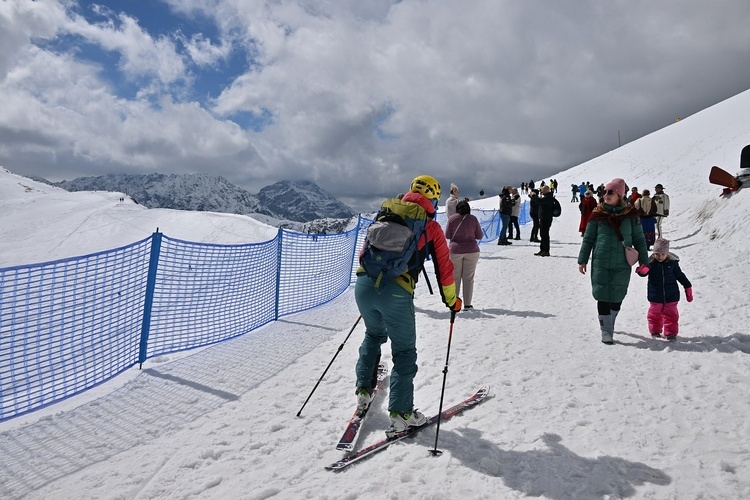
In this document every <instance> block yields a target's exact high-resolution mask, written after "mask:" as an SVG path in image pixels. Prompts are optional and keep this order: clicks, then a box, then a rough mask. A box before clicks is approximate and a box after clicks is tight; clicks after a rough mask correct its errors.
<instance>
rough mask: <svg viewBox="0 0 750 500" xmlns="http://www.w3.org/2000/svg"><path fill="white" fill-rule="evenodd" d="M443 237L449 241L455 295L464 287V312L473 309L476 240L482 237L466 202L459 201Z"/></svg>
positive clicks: (477, 222)
mask: <svg viewBox="0 0 750 500" xmlns="http://www.w3.org/2000/svg"><path fill="white" fill-rule="evenodd" d="M445 237H446V238H448V239H449V240H450V245H449V248H450V252H451V255H450V258H451V262H453V276H454V277H455V280H456V294H458V293H459V290H461V285H462V284H463V287H464V311H470V310H472V309H473V308H474V307H473V305H472V303H471V300H472V299H473V298H474V297H473V296H474V274H475V272H476V269H477V263H478V262H479V245H478V244H477V240H481V239H482V238H483V237H484V233H483V232H482V226H481V225H480V224H479V220H477V218H476V217H474V216H473V215H471V207H469V202H468V201H459V202H458V204H457V205H456V213H455V214H454V215H452V216H451V217H450V219H448V225H447V226H446V227H445Z"/></svg>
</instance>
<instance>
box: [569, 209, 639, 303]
mask: <svg viewBox="0 0 750 500" xmlns="http://www.w3.org/2000/svg"><path fill="white" fill-rule="evenodd" d="M618 222H619V223H620V224H619V228H620V233H621V234H622V237H623V241H622V242H621V241H620V239H619V238H618V237H617V233H616V232H615V230H614V228H613V226H612V224H613V223H615V224H616V223H618ZM623 243H624V244H625V245H627V246H632V247H633V248H635V249H636V250H638V261H639V263H640V264H646V263H647V262H648V247H647V246H646V238H645V237H644V236H643V228H642V227H641V219H640V218H639V217H638V215H637V213H636V212H635V211H634V210H632V209H631V208H630V207H619V206H618V207H612V206H609V205H604V204H600V205H599V206H598V207H597V208H596V210H595V211H594V213H592V214H591V219H590V220H589V223H588V225H587V226H586V233H585V234H584V235H583V242H582V243H581V250H580V252H578V264H579V265H580V264H588V261H589V257H591V258H592V262H591V270H590V272H591V292H592V294H593V296H594V298H595V299H596V300H598V301H602V302H622V301H623V299H625V295H626V294H627V293H628V284H630V275H631V273H633V269H632V268H631V267H630V264H628V262H627V260H625V248H624V246H623ZM592 254H593V255H592Z"/></svg>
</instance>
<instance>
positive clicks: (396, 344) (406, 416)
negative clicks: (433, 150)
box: [354, 175, 462, 437]
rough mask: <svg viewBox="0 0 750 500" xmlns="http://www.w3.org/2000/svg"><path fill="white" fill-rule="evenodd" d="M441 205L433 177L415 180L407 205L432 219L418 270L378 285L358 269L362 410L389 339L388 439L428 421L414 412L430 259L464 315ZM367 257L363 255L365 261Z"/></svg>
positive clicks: (449, 301)
mask: <svg viewBox="0 0 750 500" xmlns="http://www.w3.org/2000/svg"><path fill="white" fill-rule="evenodd" d="M439 200H440V183H438V181H437V180H436V179H435V178H434V177H431V176H429V175H420V176H418V177H416V178H415V179H414V180H413V181H412V183H411V187H410V189H409V192H408V193H406V194H405V195H404V197H403V200H402V201H403V202H407V203H415V204H418V205H419V206H420V207H422V208H423V209H424V212H426V214H427V216H428V220H427V224H426V226H425V230H424V233H423V234H422V236H420V237H419V240H418V245H417V252H416V253H415V255H414V256H413V257H412V259H416V261H417V262H416V264H417V265H416V266H414V268H413V270H411V271H405V272H404V273H402V274H401V275H399V276H398V277H397V278H396V279H393V280H382V281H379V282H377V283H376V280H375V279H374V278H371V277H370V276H368V275H367V273H366V271H365V269H364V267H363V266H360V267H359V268H358V269H357V281H356V284H355V286H354V298H355V300H356V302H357V307H358V308H359V312H360V314H361V315H362V319H363V321H364V323H365V337H364V339H363V340H362V344H361V345H360V347H359V360H358V361H357V367H356V375H357V389H356V391H355V394H356V396H357V407H358V408H362V409H364V408H367V407H368V406H369V405H370V403H371V402H372V393H373V388H374V384H373V379H374V378H375V377H374V374H375V372H376V370H377V367H378V363H379V361H380V346H381V345H382V344H384V343H385V342H386V341H387V340H389V339H390V341H391V353H392V358H393V370H392V371H391V377H390V398H389V402H388V411H389V416H390V419H391V425H390V427H389V429H388V430H387V431H386V435H387V436H388V437H392V436H395V435H398V434H400V433H402V432H404V431H405V430H407V429H408V428H409V427H418V426H420V425H423V424H424V423H425V422H426V420H427V418H426V417H425V416H424V414H422V413H421V412H419V411H417V410H416V409H415V408H414V376H415V375H416V373H417V369H418V368H417V346H416V344H417V328H416V316H415V312H414V287H415V285H416V283H417V280H418V279H419V272H420V270H421V269H422V265H423V264H424V261H425V259H426V258H427V256H428V255H430V256H431V258H432V262H433V265H434V267H435V277H436V278H437V281H438V285H439V287H438V289H439V290H440V296H441V298H442V300H443V302H444V303H445V305H446V306H448V307H449V308H450V309H451V310H452V311H460V310H461V306H462V302H461V299H460V298H458V297H457V296H456V283H455V279H454V275H453V263H452V262H451V260H450V252H449V250H448V244H447V243H446V240H445V234H444V233H443V228H442V227H441V226H440V224H438V223H437V221H435V214H436V210H437V204H438V201H439ZM425 234H426V236H427V237H426V238H425V237H424V236H425ZM425 239H426V240H427V241H425ZM363 251H364V247H363ZM362 255H363V254H362V253H360V257H361V256H362ZM411 267H412V266H410V268H411Z"/></svg>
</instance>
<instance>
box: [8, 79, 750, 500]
mask: <svg viewBox="0 0 750 500" xmlns="http://www.w3.org/2000/svg"><path fill="white" fill-rule="evenodd" d="M748 116H750V92H745V93H743V94H740V95H739V96H736V97H734V98H732V99H730V100H727V101H725V102H723V103H720V104H718V105H716V106H714V107H712V108H709V109H708V110H705V111H703V112H701V113H699V114H696V115H694V116H692V117H689V118H687V119H684V120H682V121H680V122H678V123H675V124H672V125H670V126H668V127H666V128H664V129H662V130H660V131H658V132H656V133H654V134H651V135H649V136H647V137H645V138H643V139H640V140H638V141H635V142H633V143H630V144H627V145H625V146H623V147H621V148H619V149H617V150H615V151H612V152H611V153H609V154H607V155H604V156H602V157H599V158H596V159H594V160H591V161H589V162H587V163H585V164H583V165H580V166H577V167H574V168H572V169H570V170H567V171H565V172H561V173H559V174H558V175H556V176H553V177H555V178H556V179H557V180H558V181H559V183H560V186H561V192H560V194H559V198H560V200H561V202H562V206H563V215H562V216H561V217H560V218H559V219H558V220H557V221H556V222H555V224H554V225H553V227H552V240H553V241H552V249H551V253H552V256H551V257H549V258H542V257H536V256H534V255H533V254H534V252H536V251H537V249H538V247H537V246H536V245H532V244H530V243H529V242H528V235H529V228H528V227H524V228H522V235H523V237H524V238H523V240H522V241H516V242H514V244H513V245H512V246H508V247H499V246H497V245H493V244H489V245H484V246H483V247H482V258H481V259H480V262H479V268H478V271H477V284H476V290H475V299H474V306H475V307H476V309H477V310H476V311H474V312H471V313H463V312H462V313H461V314H459V316H458V318H457V319H456V322H455V325H454V329H453V336H452V344H451V352H450V366H449V371H448V373H447V385H446V393H445V403H446V405H448V404H450V403H452V402H455V401H457V400H460V399H463V398H464V397H465V396H468V395H469V394H471V393H472V392H473V391H474V390H475V389H476V388H478V387H479V386H480V385H482V384H490V385H491V386H492V396H491V398H490V399H488V400H487V401H485V402H484V403H482V404H481V405H479V406H477V407H475V408H473V409H470V410H468V411H467V412H465V413H464V414H463V415H461V416H458V417H456V418H454V419H452V420H449V421H446V422H444V423H443V424H442V426H441V429H440V435H439V445H438V447H439V448H440V449H442V450H443V451H444V453H443V455H442V456H440V457H433V456H432V455H431V454H430V453H429V452H428V450H430V449H431V448H432V447H433V445H434V440H435V430H434V429H430V430H425V431H423V432H422V433H420V434H419V435H417V437H415V438H413V439H410V440H406V441H404V442H401V443H397V444H395V445H393V446H391V447H390V448H389V449H388V450H387V451H384V452H382V453H380V454H378V455H375V456H373V457H371V458H369V459H367V460H366V461H364V462H362V463H359V464H355V465H352V466H351V467H350V468H348V469H346V470H345V471H344V472H341V473H333V472H329V471H326V470H324V466H325V465H327V464H330V463H332V462H334V461H336V460H337V459H339V458H340V457H341V455H342V454H341V453H340V452H337V451H336V450H335V446H336V443H337V441H338V438H339V437H340V435H341V433H342V431H343V429H344V425H345V423H346V421H347V420H348V419H349V417H350V416H351V413H352V411H353V404H354V395H353V390H354V364H355V362H356V358H357V348H358V345H359V342H360V339H361V337H362V333H363V327H362V325H361V324H360V325H358V326H357V328H356V329H355V330H354V332H353V334H352V336H351V337H350V338H349V340H348V341H347V342H346V343H345V344H344V346H343V349H342V350H341V352H340V353H339V355H338V357H337V358H336V360H335V362H334V363H333V365H332V366H331V369H330V370H329V372H328V374H327V375H326V377H325V378H324V379H323V381H322V382H321V384H320V386H319V387H318V389H317V391H316V392H315V394H314V395H313V397H312V398H311V400H310V402H309V403H308V404H307V406H306V407H305V409H304V411H303V412H302V414H301V416H300V417H296V414H297V412H298V410H299V409H300V407H301V406H302V404H303V402H304V401H305V398H306V397H307V396H308V394H309V392H310V391H311V390H312V388H313V386H314V385H315V382H316V381H317V380H318V378H319V377H320V375H321V374H322V373H323V370H324V369H325V367H326V366H327V364H328V363H329V362H330V360H331V359H332V358H333V356H334V355H335V354H336V352H337V349H338V347H339V346H340V345H341V344H342V342H343V341H344V339H345V338H346V335H347V333H348V332H349V329H350V328H351V326H352V325H353V324H354V322H355V320H356V319H357V316H358V312H357V310H356V306H355V304H354V300H353V294H352V293H351V292H348V293H346V294H344V295H343V296H342V297H340V298H339V299H337V300H335V301H334V302H332V303H330V304H327V305H325V306H324V307H320V308H317V309H315V310H312V311H307V312H305V313H302V314H298V315H295V316H290V317H285V318H283V319H282V320H281V321H279V322H277V323H275V324H271V325H267V326H265V327H263V328H261V329H259V330H257V331H256V332H253V333H251V334H249V335H246V336H244V337H242V338H238V339H235V340H232V341H229V342H225V343H222V344H219V345H215V346H212V347H210V348H206V349H202V350H200V351H199V352H195V353H188V354H187V355H186V354H182V355H175V356H163V357H160V358H157V359H153V360H150V361H149V362H147V363H146V365H145V366H144V369H143V370H140V371H138V370H137V369H135V368H134V369H133V370H131V371H130V372H128V373H126V374H123V375H122V376H120V377H118V378H117V379H115V380H113V381H112V382H110V383H108V384H105V385H103V386H101V387H98V388H96V389H95V390H92V391H89V392H87V393H85V394H82V395H80V396H77V397H75V398H72V399H71V400H68V401H65V402H63V403H60V404H59V405H56V406H53V407H51V408H47V409H44V410H40V411H39V412H35V413H33V414H31V415H26V416H23V417H19V418H18V419H14V420H11V421H9V422H4V423H2V424H0V431H2V432H1V433H0V497H2V498H29V499H48V498H56V499H68V498H70V499H84V498H85V499H89V498H97V499H149V498H164V499H167V498H168V499H175V498H177V499H188V498H201V499H226V498H243V499H267V498H279V499H282V498H283V499H297V498H330V499H334V498H335V499H339V498H343V499H355V498H393V499H397V498H398V499H402V498H416V499H443V498H445V499H447V498H522V497H527V496H539V497H543V498H553V499H568V498H570V499H605V498H625V497H634V498H674V499H683V498H703V499H708V498H711V499H713V498H722V499H729V498H731V499H735V498H749V497H750V441H749V440H748V435H750V420H748V418H747V416H748V415H749V414H750V358H749V357H748V356H750V332H749V331H748V330H749V329H748V324H750V313H749V312H748V307H747V297H748V296H750V284H749V283H748V274H750V272H749V271H748V264H749V263H750V258H748V242H749V241H750V232H748V230H747V229H746V228H747V221H748V218H749V217H750V213H748V212H749V211H750V190H743V191H740V192H739V193H737V194H735V195H734V196H733V197H731V198H729V199H721V198H719V196H718V195H719V193H720V192H721V188H720V187H718V186H712V185H710V184H708V181H707V179H708V172H709V170H710V168H711V166H712V165H719V166H721V167H722V168H725V169H726V170H729V171H731V172H734V171H735V170H736V169H737V167H738V164H739V153H740V150H741V149H742V147H743V146H744V145H746V144H748V143H750V120H748V119H747V117H748ZM461 175H462V174H460V173H458V172H457V174H456V178H455V179H441V181H443V183H444V184H446V185H447V184H448V183H449V182H451V181H452V182H456V183H457V184H458V185H459V186H460V185H461ZM615 176H619V177H623V178H625V180H626V181H627V182H628V184H629V185H630V186H637V187H638V188H639V190H642V189H644V188H648V189H651V190H652V191H653V186H654V185H655V184H656V183H658V182H660V183H662V184H664V186H665V192H666V193H668V194H669V195H670V196H671V197H672V209H671V215H670V217H669V218H668V219H667V220H666V221H665V224H664V228H665V236H666V237H667V238H668V239H670V240H671V241H672V251H673V252H674V253H676V254H678V255H679V256H680V258H681V265H682V268H683V270H684V271H685V272H686V274H687V276H688V277H689V278H690V279H691V281H692V282H693V286H694V291H695V301H694V302H692V303H687V302H685V301H684V300H682V301H681V302H680V312H681V320H680V326H681V333H680V340H679V341H678V342H675V343H668V342H666V341H664V340H653V339H651V338H650V336H649V335H648V331H647V329H646V310H647V305H648V304H647V301H646V280H645V279H643V278H640V277H638V276H636V275H633V278H632V280H631V285H630V290H629V293H628V296H627V298H626V299H625V302H624V303H623V308H622V312H621V314H620V315H619V317H618V320H617V326H616V335H615V340H616V344H615V345H614V346H606V345H604V344H602V343H601V342H600V341H599V331H598V330H599V329H598V324H597V315H596V307H595V302H594V300H593V298H592V297H591V290H590V283H589V276H588V275H586V276H582V275H581V274H579V273H578V269H577V267H578V266H577V264H576V257H577V254H578V249H579V246H580V236H579V233H578V232H577V227H578V210H577V207H576V205H575V204H572V203H568V202H569V199H570V198H569V197H570V194H569V190H568V189H567V188H566V186H570V184H571V183H576V184H578V183H580V182H581V181H583V180H588V181H591V182H593V183H595V184H598V183H600V182H607V181H609V180H610V179H611V178H612V177H615ZM19 182H24V183H25V184H27V187H30V189H29V190H28V191H27V190H25V189H19V188H18V187H17V186H19ZM40 186H41V185H37V184H35V183H33V181H24V180H19V178H17V177H14V176H11V175H10V174H7V173H0V190H1V192H0V194H2V202H1V203H2V206H1V207H0V209H2V212H1V213H2V215H1V216H0V217H1V219H0V220H1V221H2V225H1V226H0V227H1V228H2V229H1V230H0V256H2V264H1V265H16V264H23V263H30V262H37V261H40V260H50V259H53V258H59V257H63V256H69V255H78V254H84V253H89V252H91V251H95V250H100V249H103V248H112V247H116V246H120V245H122V244H125V243H129V242H132V241H136V240H138V239H142V238H144V237H146V236H148V235H149V234H150V233H151V232H152V231H153V230H154V229H155V227H153V226H155V225H158V226H160V229H161V230H162V231H163V232H165V233H166V234H167V235H168V236H172V237H177V238H182V239H192V240H193V241H215V242H218V243H222V242H236V241H238V240H241V241H252V240H254V239H256V238H257V240H262V239H267V238H271V237H273V234H275V229H273V228H263V227H256V226H255V225H257V223H255V222H253V221H252V220H250V219H248V220H249V221H250V222H249V223H248V225H241V226H237V225H236V224H237V218H236V217H233V216H221V215H216V214H200V213H197V214H190V213H179V217H180V218H182V219H181V220H183V221H184V222H181V223H179V224H178V223H177V222H175V223H174V225H172V226H170V225H169V224H167V223H166V222H165V220H166V219H163V218H162V217H167V215H164V213H166V212H170V211H145V212H144V211H143V210H142V209H140V208H138V207H124V206H120V204H119V201H118V200H119V195H117V194H114V195H112V194H90V193H89V194H86V193H72V194H66V193H60V192H55V194H54V195H52V194H43V193H36V194H35V190H37V189H38V190H43V189H42V187H40ZM45 189H49V188H45ZM31 196H34V197H35V198H34V199H33V201H29V199H30V197H31ZM496 200H497V199H496V198H490V199H487V200H481V201H477V202H476V203H475V204H474V205H475V206H477V207H482V206H483V205H484V206H486V208H494V204H495V203H496ZM146 212H148V214H147V213H146ZM152 212H153V213H152ZM160 214H161V215H160ZM169 217H171V215H169ZM157 219H158V220H157ZM227 219H229V220H230V221H231V222H226V220H227ZM8 221H11V222H12V224H10V223H8ZM223 224H226V225H223ZM243 224H244V221H243ZM131 229H132V231H131ZM27 233H28V234H27ZM230 233H231V234H230ZM211 238H213V239H211ZM234 238H237V239H234ZM416 309H417V323H418V349H419V373H418V374H417V378H416V381H415V382H416V392H415V400H416V404H417V406H418V407H419V408H420V409H421V410H423V411H424V412H425V413H428V414H431V413H433V412H435V411H437V408H438V405H439V399H440V391H441V384H442V381H443V367H444V364H445V356H446V349H447V344H448V332H449V312H448V310H447V309H446V308H445V307H444V306H442V305H441V304H440V301H439V299H438V298H437V296H430V295H429V294H428V292H427V287H426V286H424V285H423V284H422V285H420V286H419V287H418V290H417V296H416ZM383 353H384V359H385V360H386V361H390V360H389V357H390V356H389V346H388V344H386V346H385V349H384V352H383ZM386 396H387V391H384V393H382V394H381V395H379V396H378V398H377V399H376V400H375V401H374V403H373V404H374V407H373V410H372V412H371V413H370V415H369V416H368V417H367V420H366V422H365V424H364V426H363V428H362V431H361V436H360V440H359V443H358V446H357V447H361V446H364V445H366V444H368V443H370V442H373V441H375V440H377V439H379V438H381V437H382V435H383V430H384V429H385V428H386V427H387V425H388V418H387V415H386V399H387V397H386Z"/></svg>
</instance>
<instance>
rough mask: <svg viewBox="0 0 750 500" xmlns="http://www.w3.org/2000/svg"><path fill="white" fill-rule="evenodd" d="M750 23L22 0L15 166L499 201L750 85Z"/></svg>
mask: <svg viewBox="0 0 750 500" xmlns="http://www.w3.org/2000/svg"><path fill="white" fill-rule="evenodd" d="M748 26H750V3H749V2H748V1H747V0H714V1H712V2H706V1H705V0H681V1H678V0H662V1H659V2H653V1H647V0H627V1H625V0H620V1H603V0H536V1H520V0H466V1H461V2H454V1H440V0H421V1H417V0H403V1H395V0H368V1H367V2H363V1H362V0H296V1H289V0H277V1H274V2H268V1H266V0H263V1H261V0H161V1H159V0H149V1H141V0H118V1H115V0H111V1H104V2H83V1H80V2H76V1H72V0H58V1H55V0H37V1H32V0H0V100H1V101H2V105H0V165H2V166H4V167H6V168H8V169H9V170H11V171H13V172H15V173H19V174H21V175H39V176H42V177H45V178H48V179H50V180H54V181H58V180H63V179H72V178H75V177H78V176H84V175H101V174H105V173H122V172H127V173H152V172H160V173H199V172H202V173H209V174H213V175H221V176H223V177H225V178H226V179H228V180H229V181H230V182H233V183H235V184H237V185H239V186H241V187H244V188H245V189H247V190H249V191H250V192H253V193H257V192H258V191H259V190H260V188H262V187H263V186H266V185H268V184H271V183H273V182H276V181H279V180H285V179H289V180H296V179H306V180H312V181H314V182H316V183H317V184H318V185H320V186H321V187H322V188H324V189H325V190H327V191H328V192H330V193H331V194H333V195H334V196H336V197H337V198H339V199H340V200H342V201H344V202H345V203H348V204H349V205H350V206H352V207H353V208H355V209H367V208H369V207H368V204H370V203H374V202H375V201H374V200H378V201H379V199H380V198H382V197H383V196H386V195H393V194H395V193H398V192H402V191H404V190H405V189H406V188H407V187H408V183H409V181H410V180H411V179H412V178H413V177H414V176H416V175H419V174H421V173H429V174H431V175H434V176H435V177H437V178H438V180H440V181H441V182H442V183H443V184H444V186H445V187H447V184H448V183H450V182H455V183H457V184H458V185H459V187H460V188H461V193H462V195H465V196H469V197H476V196H477V195H478V192H479V190H480V189H484V190H485V191H486V192H487V193H488V194H490V193H492V194H494V193H496V192H497V190H498V188H499V186H501V185H502V184H509V183H512V184H518V183H520V182H521V181H524V180H529V179H532V178H533V179H538V178H542V177H545V176H548V175H551V174H552V173H554V172H559V171H561V170H564V169H565V168H567V167H570V166H573V165H576V164H578V163H581V162H583V161H586V160H588V159H591V158H593V157H596V156H599V155H600V154H603V153H605V152H607V151H610V150H612V149H614V148H616V147H617V146H618V144H620V143H622V144H624V143H627V142H630V141H632V140H634V139H637V138H638V137H641V136H643V135H646V134H648V133H650V132H652V131H654V130H657V129H659V128H662V127H664V126H667V125H669V124H671V123H674V121H675V120H676V119H678V118H681V117H683V118H684V117H686V116H688V115H690V114H693V113H695V112H697V111H700V110H701V109H703V108H706V107H708V106H710V105H713V104H715V103H717V102H719V101H722V100H724V99H726V98H728V97H731V96H733V95H735V94H738V93H740V92H742V91H744V90H747V89H748V88H750V64H748V63H747V61H748V54H749V53H750V29H748ZM444 191H447V189H444Z"/></svg>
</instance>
